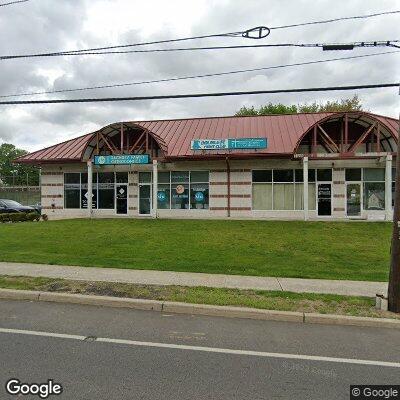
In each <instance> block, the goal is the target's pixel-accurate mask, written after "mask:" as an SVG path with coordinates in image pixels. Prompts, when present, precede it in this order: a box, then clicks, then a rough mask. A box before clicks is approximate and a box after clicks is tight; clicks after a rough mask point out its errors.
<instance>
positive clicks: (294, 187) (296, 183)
mask: <svg viewBox="0 0 400 400" xmlns="http://www.w3.org/2000/svg"><path fill="white" fill-rule="evenodd" d="M318 169H331V170H332V168H309V169H308V171H309V172H308V173H310V171H314V179H313V181H310V180H308V185H314V186H315V188H316V187H317V184H318V182H321V183H332V180H330V181H318V179H317V170H318ZM266 170H268V171H271V176H272V179H271V182H259V181H257V182H254V181H253V171H266ZM276 170H291V171H292V173H293V181H292V182H275V181H274V171H276ZM296 170H302V168H296V167H293V168H253V169H252V170H251V211H268V212H269V211H277V212H283V211H285V212H286V211H304V204H303V208H297V204H296V203H297V202H296V185H303V187H304V181H303V178H301V181H297V180H296ZM263 183H264V184H271V185H272V189H271V196H272V208H271V209H266V210H260V209H256V208H254V201H253V185H257V184H263ZM275 184H293V208H290V209H277V208H275V201H274V185H275ZM315 193H317V192H316V191H315ZM309 211H317V196H315V199H314V209H313V210H309Z"/></svg>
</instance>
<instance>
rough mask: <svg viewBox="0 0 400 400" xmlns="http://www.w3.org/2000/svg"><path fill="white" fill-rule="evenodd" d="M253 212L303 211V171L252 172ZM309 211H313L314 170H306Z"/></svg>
mask: <svg viewBox="0 0 400 400" xmlns="http://www.w3.org/2000/svg"><path fill="white" fill-rule="evenodd" d="M252 176H253V188H252V198H253V210H278V211H279V210H280V211H283V210H303V209H304V204H303V190H304V184H303V170H302V169H295V170H293V169H276V170H253V172H252ZM308 179H309V182H310V183H309V184H308V187H309V200H308V202H309V205H308V208H309V210H315V183H313V182H315V170H314V169H309V170H308Z"/></svg>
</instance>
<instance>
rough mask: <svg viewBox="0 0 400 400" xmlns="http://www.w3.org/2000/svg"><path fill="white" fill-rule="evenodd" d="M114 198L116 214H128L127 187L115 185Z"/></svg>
mask: <svg viewBox="0 0 400 400" xmlns="http://www.w3.org/2000/svg"><path fill="white" fill-rule="evenodd" d="M115 192H116V195H115V198H116V202H117V204H116V208H117V214H127V213H128V186H127V185H126V184H117V185H116V186H115Z"/></svg>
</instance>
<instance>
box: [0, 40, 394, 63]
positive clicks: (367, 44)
mask: <svg viewBox="0 0 400 400" xmlns="http://www.w3.org/2000/svg"><path fill="white" fill-rule="evenodd" d="M398 42H400V40H398V39H395V40H383V41H382V40H381V41H376V40H375V41H370V42H352V43H271V44H250V45H231V46H205V47H176V48H167V49H145V50H117V51H114V50H112V51H108V50H107V51H96V52H91V51H90V52H81V53H41V54H27V55H14V56H0V60H10V59H16V58H19V59H20V58H35V57H36V58H37V57H61V56H62V57H64V56H87V55H105V54H129V53H165V52H178V51H198V50H226V49H248V48H270V47H301V48H313V47H314V48H325V47H326V48H328V47H335V46H336V47H340V48H341V49H343V46H346V47H347V48H348V49H349V50H350V49H353V48H354V47H397V46H396V45H395V44H394V43H398Z"/></svg>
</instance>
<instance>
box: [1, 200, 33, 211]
mask: <svg viewBox="0 0 400 400" xmlns="http://www.w3.org/2000/svg"><path fill="white" fill-rule="evenodd" d="M35 211H36V210H35V209H34V208H33V207H30V206H23V205H22V204H20V203H18V202H17V201H14V200H6V199H0V213H18V212H24V213H30V212H35Z"/></svg>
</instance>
